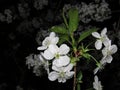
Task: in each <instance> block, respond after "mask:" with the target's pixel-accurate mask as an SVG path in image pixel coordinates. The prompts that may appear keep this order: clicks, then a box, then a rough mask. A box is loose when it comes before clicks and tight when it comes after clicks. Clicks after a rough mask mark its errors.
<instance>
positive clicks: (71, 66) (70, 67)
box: [64, 64, 73, 72]
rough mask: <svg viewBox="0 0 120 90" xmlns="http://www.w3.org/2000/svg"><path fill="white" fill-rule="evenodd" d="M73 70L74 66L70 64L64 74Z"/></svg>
mask: <svg viewBox="0 0 120 90" xmlns="http://www.w3.org/2000/svg"><path fill="white" fill-rule="evenodd" d="M72 68H73V64H69V65H68V66H66V67H65V68H64V72H69V71H70V70H71V69H72Z"/></svg>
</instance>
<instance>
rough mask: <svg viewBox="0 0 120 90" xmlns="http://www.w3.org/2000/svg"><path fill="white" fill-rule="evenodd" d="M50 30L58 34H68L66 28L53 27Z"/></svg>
mask: <svg viewBox="0 0 120 90" xmlns="http://www.w3.org/2000/svg"><path fill="white" fill-rule="evenodd" d="M50 30H51V31H53V32H55V33H58V34H68V31H67V29H66V28H65V27H64V26H53V27H52V28H51V29H50Z"/></svg>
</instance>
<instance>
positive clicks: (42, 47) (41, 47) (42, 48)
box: [37, 46, 47, 50]
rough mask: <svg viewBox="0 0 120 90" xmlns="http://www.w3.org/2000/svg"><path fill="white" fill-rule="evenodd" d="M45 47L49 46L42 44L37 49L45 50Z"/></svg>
mask: <svg viewBox="0 0 120 90" xmlns="http://www.w3.org/2000/svg"><path fill="white" fill-rule="evenodd" d="M45 49H47V46H40V47H38V48H37V50H45Z"/></svg>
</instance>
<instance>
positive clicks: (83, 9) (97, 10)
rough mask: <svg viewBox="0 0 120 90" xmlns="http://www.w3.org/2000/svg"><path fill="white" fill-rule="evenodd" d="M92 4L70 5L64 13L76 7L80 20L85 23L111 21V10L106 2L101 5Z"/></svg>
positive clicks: (103, 1) (67, 5)
mask: <svg viewBox="0 0 120 90" xmlns="http://www.w3.org/2000/svg"><path fill="white" fill-rule="evenodd" d="M96 2H97V1H95V2H91V3H89V4H86V3H85V2H81V4H77V5H70V4H66V5H65V6H64V7H63V8H64V11H67V10H69V9H70V8H71V7H75V8H77V9H78V10H79V19H80V21H82V22H83V23H89V22H90V21H92V20H93V21H96V22H103V21H104V20H107V19H109V18H110V17H111V16H110V14H111V10H110V8H109V5H108V3H107V2H105V0H102V1H101V2H100V1H99V2H100V3H96Z"/></svg>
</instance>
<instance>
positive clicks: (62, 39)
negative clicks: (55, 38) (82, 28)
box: [58, 34, 69, 44]
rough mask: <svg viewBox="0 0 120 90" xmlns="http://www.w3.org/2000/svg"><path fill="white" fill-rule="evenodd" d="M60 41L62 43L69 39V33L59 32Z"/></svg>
mask: <svg viewBox="0 0 120 90" xmlns="http://www.w3.org/2000/svg"><path fill="white" fill-rule="evenodd" d="M59 38H60V39H59V43H58V44H62V43H63V42H66V41H69V36H68V35H67V34H59Z"/></svg>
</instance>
